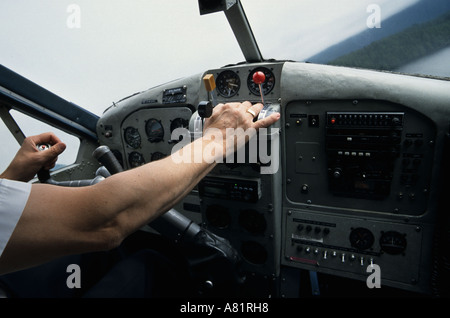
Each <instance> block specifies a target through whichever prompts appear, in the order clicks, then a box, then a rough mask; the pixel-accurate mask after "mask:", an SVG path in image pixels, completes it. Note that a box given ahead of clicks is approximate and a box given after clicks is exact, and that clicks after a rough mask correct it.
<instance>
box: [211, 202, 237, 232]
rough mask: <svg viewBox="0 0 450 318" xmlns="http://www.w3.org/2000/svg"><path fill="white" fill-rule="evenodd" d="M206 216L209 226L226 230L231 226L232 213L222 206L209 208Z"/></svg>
mask: <svg viewBox="0 0 450 318" xmlns="http://www.w3.org/2000/svg"><path fill="white" fill-rule="evenodd" d="M205 215H206V220H207V221H208V222H209V224H211V225H212V226H214V227H216V228H219V229H225V228H227V227H228V226H229V225H230V224H231V215H230V212H229V211H228V209H227V208H225V207H223V206H221V205H210V206H208V207H207V208H206V214H205Z"/></svg>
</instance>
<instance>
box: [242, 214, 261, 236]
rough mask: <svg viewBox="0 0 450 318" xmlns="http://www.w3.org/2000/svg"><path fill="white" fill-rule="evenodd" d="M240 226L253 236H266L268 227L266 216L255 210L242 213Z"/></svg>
mask: <svg viewBox="0 0 450 318" xmlns="http://www.w3.org/2000/svg"><path fill="white" fill-rule="evenodd" d="M239 224H240V225H241V226H242V227H243V228H244V229H246V230H247V231H249V232H250V233H252V234H264V231H265V230H266V227H267V224H266V219H265V218H264V215H263V214H261V213H259V212H258V211H255V210H244V211H241V212H240V214H239Z"/></svg>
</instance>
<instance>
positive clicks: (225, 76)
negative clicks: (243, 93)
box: [216, 70, 241, 97]
mask: <svg viewBox="0 0 450 318" xmlns="http://www.w3.org/2000/svg"><path fill="white" fill-rule="evenodd" d="M216 86H217V92H218V93H219V95H220V96H223V97H233V96H234V95H236V94H237V93H238V92H239V89H240V88H241V79H240V78H239V75H237V74H236V73H235V72H233V71H230V70H226V71H223V72H222V73H220V74H219V76H217V79H216Z"/></svg>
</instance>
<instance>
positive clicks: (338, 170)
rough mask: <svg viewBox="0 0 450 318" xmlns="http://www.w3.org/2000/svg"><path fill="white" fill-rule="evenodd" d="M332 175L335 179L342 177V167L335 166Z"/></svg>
mask: <svg viewBox="0 0 450 318" xmlns="http://www.w3.org/2000/svg"><path fill="white" fill-rule="evenodd" d="M333 177H334V178H335V179H339V178H340V177H342V169H341V168H335V169H334V171H333Z"/></svg>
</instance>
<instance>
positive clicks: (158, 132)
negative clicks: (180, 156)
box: [145, 118, 164, 142]
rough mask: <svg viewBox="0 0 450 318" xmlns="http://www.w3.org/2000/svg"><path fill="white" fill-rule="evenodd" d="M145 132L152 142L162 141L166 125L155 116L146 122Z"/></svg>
mask: <svg viewBox="0 0 450 318" xmlns="http://www.w3.org/2000/svg"><path fill="white" fill-rule="evenodd" d="M145 132H146V133H147V138H148V141H150V142H160V141H162V140H163V138H164V127H163V126H162V124H161V122H160V121H159V120H156V119H154V118H152V119H149V120H148V121H147V123H146V124H145Z"/></svg>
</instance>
